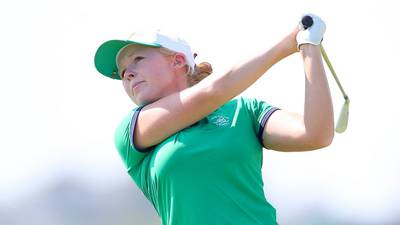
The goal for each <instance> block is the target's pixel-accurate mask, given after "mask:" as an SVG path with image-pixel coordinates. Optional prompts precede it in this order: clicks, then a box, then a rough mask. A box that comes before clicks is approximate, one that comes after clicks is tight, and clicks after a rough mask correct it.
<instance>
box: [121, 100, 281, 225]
mask: <svg viewBox="0 0 400 225" xmlns="http://www.w3.org/2000/svg"><path fill="white" fill-rule="evenodd" d="M140 109H141V108H136V109H134V110H132V111H131V112H130V113H129V114H128V115H127V116H126V117H125V118H124V119H123V121H122V122H121V124H120V125H119V127H118V128H117V130H116V134H115V144H116V147H117V149H118V151H119V154H120V156H121V158H122V160H123V162H124V164H125V166H126V168H127V170H128V173H129V175H130V176H131V177H132V178H133V180H134V181H135V183H136V184H137V186H138V187H139V188H140V189H141V190H142V192H143V193H144V195H145V196H146V197H147V199H149V201H150V202H151V203H152V204H153V206H154V208H155V209H156V211H157V213H158V215H159V216H160V218H161V221H162V224H163V225H214V224H218V225H219V224H223V225H275V224H277V222H276V212H275V209H274V207H272V206H271V205H270V204H269V203H268V202H267V200H266V199H265V196H264V189H263V180H262V173H261V167H262V160H263V151H262V149H263V147H262V141H261V138H262V131H263V128H264V126H265V123H266V121H267V120H268V118H269V116H270V115H271V114H272V113H273V112H274V111H276V110H277V108H275V107H272V106H271V105H269V104H267V103H265V102H263V101H258V100H256V99H247V98H242V97H240V98H237V99H233V100H231V101H229V102H227V103H226V104H225V105H223V106H221V107H220V108H219V109H217V110H216V111H214V112H212V113H211V114H210V115H208V116H206V117H205V118H203V119H202V120H200V121H199V122H197V123H195V124H194V125H192V126H189V127H187V128H185V129H183V130H181V131H179V132H177V133H175V134H174V135H172V136H170V137H169V138H167V139H166V140H164V141H163V142H161V143H160V144H158V145H156V146H154V147H152V148H149V149H138V148H136V147H135V145H134V142H133V140H132V137H133V132H134V128H135V123H136V120H137V116H138V114H139V112H140Z"/></svg>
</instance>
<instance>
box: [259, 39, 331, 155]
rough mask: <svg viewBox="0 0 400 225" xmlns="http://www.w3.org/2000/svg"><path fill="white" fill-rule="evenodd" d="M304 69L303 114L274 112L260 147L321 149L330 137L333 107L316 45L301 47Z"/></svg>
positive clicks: (286, 149)
mask: <svg viewBox="0 0 400 225" xmlns="http://www.w3.org/2000/svg"><path fill="white" fill-rule="evenodd" d="M300 52H301V55H302V58H303V61H304V70H305V81H306V87H305V104H304V115H300V114H297V113H292V112H286V111H284V110H278V111H276V112H275V113H274V114H272V115H271V117H270V118H269V120H268V123H267V125H266V127H265V129H264V133H263V144H264V146H265V147H266V148H268V149H273V150H279V151H306V150H313V149H318V148H322V147H325V146H327V145H329V144H330V143H331V142H332V139H333V136H334V122H333V120H334V119H333V107H332V100H331V95H330V91H329V86H328V81H327V79H326V75H325V71H324V67H323V63H322V58H321V51H320V46H316V45H311V44H305V45H301V47H300Z"/></svg>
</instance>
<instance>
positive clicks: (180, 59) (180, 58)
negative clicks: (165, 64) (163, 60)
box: [172, 53, 186, 69]
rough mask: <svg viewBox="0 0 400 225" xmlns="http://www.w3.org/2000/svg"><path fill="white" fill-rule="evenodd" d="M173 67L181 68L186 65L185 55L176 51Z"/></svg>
mask: <svg viewBox="0 0 400 225" xmlns="http://www.w3.org/2000/svg"><path fill="white" fill-rule="evenodd" d="M172 67H173V68H174V69H180V68H184V67H186V60H185V56H184V55H183V54H182V53H176V54H175V55H174V57H173V60H172Z"/></svg>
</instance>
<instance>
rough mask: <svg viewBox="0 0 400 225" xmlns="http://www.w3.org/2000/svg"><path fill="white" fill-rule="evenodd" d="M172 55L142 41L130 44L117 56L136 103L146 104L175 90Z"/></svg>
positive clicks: (125, 85)
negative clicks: (142, 43)
mask: <svg viewBox="0 0 400 225" xmlns="http://www.w3.org/2000/svg"><path fill="white" fill-rule="evenodd" d="M172 56H173V55H170V56H168V55H166V54H163V53H161V52H160V51H159V50H158V49H157V48H152V47H144V46H140V45H129V46H127V47H126V48H125V49H123V50H122V51H121V53H120V54H119V55H118V59H117V63H118V68H119V73H120V76H121V80H122V83H123V85H124V88H125V91H126V93H127V94H128V96H129V97H130V98H131V99H132V100H133V102H134V103H136V104H137V105H146V104H149V103H152V102H154V101H157V100H158V99H160V98H162V97H164V96H166V95H169V94H171V93H172V92H174V87H175V85H174V83H175V79H176V76H174V73H173V67H172V63H173V62H172V58H173V57H172Z"/></svg>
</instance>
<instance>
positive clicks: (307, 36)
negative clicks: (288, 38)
mask: <svg viewBox="0 0 400 225" xmlns="http://www.w3.org/2000/svg"><path fill="white" fill-rule="evenodd" d="M305 16H310V17H311V18H312V25H311V26H310V27H304V25H303V23H302V19H303V18H304V17H305ZM299 28H300V31H299V32H298V33H297V36H296V40H297V49H298V50H300V45H302V44H312V45H320V44H321V41H322V38H323V36H324V33H325V30H326V25H325V23H324V21H322V19H321V18H319V17H318V16H316V15H313V14H304V15H303V16H302V17H301V19H300V22H299Z"/></svg>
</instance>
